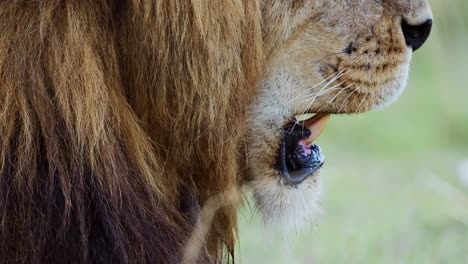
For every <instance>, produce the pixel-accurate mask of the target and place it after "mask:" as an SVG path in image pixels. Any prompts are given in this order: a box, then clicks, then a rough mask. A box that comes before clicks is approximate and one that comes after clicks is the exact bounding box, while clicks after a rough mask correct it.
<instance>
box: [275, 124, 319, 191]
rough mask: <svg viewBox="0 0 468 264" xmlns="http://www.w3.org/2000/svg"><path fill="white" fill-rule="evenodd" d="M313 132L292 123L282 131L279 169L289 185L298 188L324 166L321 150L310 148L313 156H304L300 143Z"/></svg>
mask: <svg viewBox="0 0 468 264" xmlns="http://www.w3.org/2000/svg"><path fill="white" fill-rule="evenodd" d="M310 135H311V131H310V130H309V129H308V128H305V127H304V126H303V125H302V124H301V123H297V122H291V123H289V124H287V125H286V126H285V127H284V128H283V131H282V141H281V145H280V149H279V153H278V160H277V169H278V170H279V171H280V172H281V174H282V176H283V179H284V181H285V183H286V184H287V185H291V186H297V185H299V184H301V183H302V182H304V181H305V180H306V179H307V178H308V177H309V176H311V175H312V174H313V173H314V172H316V171H317V170H318V169H320V168H321V167H322V166H323V164H324V158H323V153H322V150H321V148H320V147H319V146H318V145H316V144H312V145H311V146H309V148H310V150H311V152H312V154H311V155H309V156H306V155H304V149H303V147H302V146H299V145H298V143H299V141H301V140H303V139H306V138H308V137H309V136H310Z"/></svg>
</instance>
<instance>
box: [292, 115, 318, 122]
mask: <svg viewBox="0 0 468 264" xmlns="http://www.w3.org/2000/svg"><path fill="white" fill-rule="evenodd" d="M313 116H314V114H302V115H297V116H295V118H296V121H298V122H302V121H306V120H307V119H310V118H312V117H313Z"/></svg>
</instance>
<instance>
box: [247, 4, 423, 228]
mask: <svg viewBox="0 0 468 264" xmlns="http://www.w3.org/2000/svg"><path fill="white" fill-rule="evenodd" d="M430 18H432V15H431V11H430V7H429V4H428V2H427V1H426V0H418V1H406V0H381V1H374V0H361V1H344V0H343V1H328V0H314V1H297V2H295V1H294V4H293V1H275V0H270V1H268V0H266V1H263V31H264V39H265V54H268V56H267V57H266V63H265V68H264V71H263V73H264V74H263V77H262V79H261V80H260V84H259V87H260V91H259V95H258V96H257V99H256V102H255V103H254V104H252V107H251V115H250V119H249V121H248V123H249V125H248V127H249V131H248V133H247V139H246V141H247V143H246V148H247V150H246V152H247V153H248V154H247V156H248V164H250V166H248V167H249V169H248V171H249V173H248V181H249V186H250V187H251V188H252V189H253V192H254V196H255V198H256V200H257V204H258V207H259V208H260V211H262V212H263V213H264V215H265V217H266V220H267V222H272V221H273V222H275V223H276V224H278V223H279V225H280V226H282V228H283V229H286V230H291V229H292V230H297V228H300V226H303V224H304V223H311V222H312V221H313V217H314V212H317V211H319V210H317V204H318V201H319V194H320V192H321V188H320V186H321V184H320V175H319V173H318V172H317V173H315V174H314V175H312V176H311V177H309V178H308V179H307V180H306V181H305V182H303V183H302V184H301V185H300V186H294V187H291V186H288V185H285V184H284V183H283V179H282V177H281V173H280V172H279V171H278V170H277V168H276V167H275V166H276V159H277V156H278V149H279V144H280V141H281V137H282V132H281V130H282V128H283V127H284V125H285V124H287V123H288V122H290V121H291V119H292V118H293V117H294V116H295V115H297V114H302V113H338V114H339V113H359V112H365V111H369V110H372V109H375V108H378V107H382V106H385V105H388V104H389V103H391V102H393V101H394V100H395V99H396V98H398V96H399V95H400V94H401V92H402V91H403V89H404V87H405V85H406V81H407V77H408V69H409V62H410V59H411V53H412V51H411V49H410V48H407V46H406V43H405V39H404V36H403V33H402V28H401V23H402V20H403V19H405V20H406V21H408V22H409V23H412V24H413V25H419V24H421V23H423V22H424V21H426V20H427V19H430ZM266 186H268V187H266ZM292 212H295V213H292ZM288 224H290V225H291V226H285V225H288Z"/></svg>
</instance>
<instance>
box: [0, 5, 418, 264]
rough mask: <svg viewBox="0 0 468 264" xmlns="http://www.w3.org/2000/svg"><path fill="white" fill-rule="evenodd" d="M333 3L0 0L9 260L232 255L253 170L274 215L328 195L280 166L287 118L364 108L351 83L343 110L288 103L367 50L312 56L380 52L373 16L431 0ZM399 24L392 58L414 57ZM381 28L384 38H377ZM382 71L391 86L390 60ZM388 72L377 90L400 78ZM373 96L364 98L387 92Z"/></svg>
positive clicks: (0, 252)
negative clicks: (285, 181)
mask: <svg viewBox="0 0 468 264" xmlns="http://www.w3.org/2000/svg"><path fill="white" fill-rule="evenodd" d="M331 2H332V3H333V4H329V1H325V0H323V1H322V0H301V1H285V0H211V1H209V4H208V3H204V2H203V1H195V0H184V1H178V0H171V1H169V0H160V1H154V0H89V1H74V0H47V1H45V0H44V1H39V0H34V1H26V0H12V1H2V2H1V3H0V260H1V262H2V263H179V262H181V261H183V262H185V263H189V262H197V261H198V262H200V263H206V262H214V261H219V260H221V259H223V258H224V257H225V253H229V254H231V255H233V254H234V247H235V241H236V228H237V223H236V221H237V215H236V208H237V207H238V205H239V203H240V200H241V199H240V196H241V195H240V191H239V189H240V187H241V186H242V185H243V184H244V183H245V182H246V181H247V182H249V183H250V186H253V188H254V191H255V194H256V197H257V198H258V199H259V201H258V204H259V205H260V207H261V208H263V209H265V210H263V211H264V212H266V214H267V215H273V216H274V215H278V216H279V215H281V213H283V216H284V212H286V213H287V214H300V213H301V212H302V211H304V210H306V211H307V210H308V208H309V209H310V206H308V203H307V201H306V200H307V199H311V200H313V201H314V202H315V200H316V196H317V195H316V193H315V192H314V193H306V194H304V195H303V194H302V193H301V192H300V191H301V190H312V189H315V186H319V184H313V183H311V182H308V183H307V184H308V185H304V186H300V187H299V188H296V189H295V190H296V191H298V192H296V193H294V194H291V193H290V189H287V188H285V187H284V186H281V183H280V182H279V181H278V177H280V175H278V174H277V172H276V171H274V170H273V169H272V166H271V165H272V164H271V162H272V160H273V159H274V156H275V153H276V152H275V151H276V149H275V146H277V144H278V131H279V128H281V127H282V125H283V124H284V122H286V119H287V118H290V117H291V116H292V115H294V114H295V113H297V112H302V111H306V110H310V109H315V110H317V109H318V110H320V111H330V112H339V111H336V107H337V105H345V103H346V102H349V104H346V105H345V108H344V109H346V111H347V112H353V109H354V111H361V108H359V107H358V108H356V107H354V106H355V105H356V102H357V100H358V99H353V100H350V101H348V100H347V98H349V97H351V95H349V94H348V95H346V94H345V93H343V94H342V95H341V97H339V96H337V98H338V99H337V101H336V102H334V103H335V104H332V106H333V107H335V108H333V107H330V106H329V105H327V104H323V105H322V107H321V108H320V107H318V106H317V105H314V106H313V107H312V108H311V105H308V104H309V102H307V101H301V100H299V103H297V104H296V103H293V102H292V101H290V100H292V99H295V98H296V97H298V96H301V95H305V96H306V97H307V96H310V95H311V94H310V93H307V90H306V89H305V87H310V86H311V85H314V84H317V83H318V84H320V83H321V82H323V81H324V79H325V78H328V76H329V75H330V74H333V73H334V72H336V71H338V72H339V71H341V70H342V67H344V68H349V67H350V66H349V65H350V64H352V63H353V62H355V61H357V60H355V59H352V58H348V57H345V56H344V55H340V56H331V57H327V60H324V62H326V63H321V64H318V63H316V62H317V61H319V60H320V59H321V58H323V56H327V55H329V54H331V53H334V52H339V51H342V50H343V49H345V48H346V47H347V45H348V44H349V42H351V40H353V39H357V40H356V41H355V42H353V43H355V46H353V47H356V50H353V52H355V54H357V53H358V52H364V51H365V50H366V49H367V50H368V49H371V48H372V47H371V44H369V45H367V46H366V45H365V44H364V42H365V41H364V40H366V38H367V37H369V36H368V35H366V34H365V33H366V32H367V33H368V32H370V31H369V28H370V24H371V23H372V21H373V22H375V21H377V20H378V18H385V19H384V20H383V22H382V23H383V25H385V27H382V28H380V29H377V30H376V31H375V32H378V33H379V34H380V33H385V32H389V31H384V30H381V29H385V28H388V29H389V30H390V31H391V32H392V34H394V35H395V36H396V35H398V34H400V33H401V32H399V31H398V30H399V25H397V24H398V23H397V22H398V21H399V20H398V17H399V18H400V20H401V16H402V15H406V16H411V17H412V18H414V19H413V20H411V19H407V20H408V21H410V22H414V23H420V22H421V21H422V20H420V19H419V20H418V18H417V14H419V13H420V12H419V11H420V10H422V9H423V7H424V8H425V7H427V3H426V2H425V1H423V0H421V1H414V2H416V3H413V4H411V7H409V6H408V4H405V3H408V2H409V1H406V0H397V1H393V2H395V3H390V2H392V1H390V0H388V1H384V0H382V1H374V0H366V1H361V2H363V3H362V5H356V4H349V3H348V2H353V1H344V0H343V1H331ZM367 2H373V4H372V5H370V6H372V7H376V8H374V9H373V8H371V7H368V5H367V4H369V3H367ZM375 5H377V6H375ZM379 5H380V6H379ZM418 5H420V6H418ZM382 10H384V11H385V12H384V11H382ZM351 12H356V13H354V14H360V15H359V16H355V15H353V14H352V13H351ZM343 14H347V16H343ZM365 14H366V16H367V15H368V14H375V17H372V16H371V19H370V20H369V21H368V22H366V23H361V24H358V23H355V24H354V25H360V26H359V27H356V28H353V29H352V30H350V29H351V27H350V25H351V24H352V23H351V24H350V23H348V24H346V22H349V21H347V19H352V18H353V17H357V18H359V19H358V20H359V21H361V22H362V21H366V19H367V17H366V16H365ZM374 18H377V20H375V19H374ZM359 21H358V22H359ZM400 35H401V34H400ZM400 35H398V37H396V38H394V42H392V43H396V45H399V50H398V53H399V54H400V55H401V56H397V57H392V59H391V60H393V61H394V62H395V61H396V59H401V61H399V62H401V63H402V64H401V65H403V66H401V65H399V64H398V63H397V64H398V65H397V64H395V63H393V64H392V65H394V66H395V67H396V68H398V69H399V70H401V72H404V71H405V69H407V63H408V61H409V55H408V54H409V53H408V51H407V50H406V49H405V46H404V41H403V40H402V39H401V36H400ZM340 36H346V38H345V39H343V38H340ZM378 39H379V38H377V37H375V35H372V37H371V40H372V43H374V44H372V45H374V46H375V45H379V44H375V43H378V42H377V41H378ZM402 41H403V42H402ZM369 43H371V42H370V41H369ZM385 49H386V50H387V49H388V50H390V47H389V46H388V45H387V46H385ZM263 54H268V56H265V57H264V55H263ZM402 54H404V56H403V55H402ZM366 58H367V59H368V60H369V59H373V58H381V59H383V60H385V59H387V60H389V59H390V57H388V56H381V57H378V56H376V55H375V56H374V55H372V56H369V57H366ZM361 63H362V61H361ZM319 66H320V67H319ZM364 66H365V65H364ZM374 66H375V65H371V68H372V67H374ZM397 66H398V67H397ZM400 66H401V67H400ZM402 67H406V68H402ZM304 69H309V70H310V69H312V71H307V70H304ZM364 70H365V69H364ZM387 72H389V74H394V73H395V72H396V70H394V71H392V70H390V69H388V70H387ZM368 76H370V77H368V79H365V81H366V82H367V83H378V82H379V81H380V80H381V78H380V77H382V76H383V75H372V74H371V75H368ZM366 78H367V77H366ZM396 79H398V80H396ZM395 80H396V81H395V82H398V83H400V82H402V81H401V80H400V77H399V76H398V78H395ZM345 81H349V80H346V79H343V80H338V83H341V82H342V83H344V82H345ZM258 83H260V86H259V87H260V89H261V90H260V95H259V96H258V97H256V96H255V95H256V87H257V84H258ZM298 84H299V85H298ZM317 87H318V86H317ZM382 87H383V86H380V85H374V86H372V87H371V86H370V85H368V86H367V87H365V89H374V90H376V91H383V92H384V93H388V92H389V91H390V92H393V91H394V90H395V89H394V88H395V87H396V86H392V85H387V86H385V87H384V88H382ZM286 89H287V90H286ZM317 89H319V88H317ZM363 89H364V88H363ZM396 90H398V89H396ZM285 91H286V92H285ZM346 96H347V97H346ZM255 98H256V101H255V103H254V104H252V107H251V108H249V107H248V106H249V105H250V104H251V103H252V101H253V100H254V99H255ZM345 99H346V100H345ZM374 99H375V98H374ZM374 99H372V98H371V97H369V98H367V99H366V100H368V103H366V104H365V105H366V106H367V107H369V108H370V106H371V105H378V104H379V103H377V102H376V101H375V100H374ZM381 99H382V98H381ZM361 100H364V99H359V102H361ZM373 100H374V101H373ZM327 101H328V98H323V100H317V102H322V103H324V102H327ZM381 101H385V100H381ZM379 102H380V101H379ZM314 107H315V108H314ZM327 109H328V110H327ZM366 109H367V108H366ZM249 110H250V111H251V115H250V116H251V118H250V119H249V121H247V116H248V111H249ZM253 117H255V118H253ZM247 128H249V129H248V133H247V132H246V131H247ZM246 133H247V134H246ZM264 133H266V134H264ZM246 135H247V136H246ZM317 177H318V176H317ZM315 178H316V177H311V180H312V179H315ZM308 187H310V188H308ZM277 188H280V189H279V190H278V189H277ZM278 195H280V196H281V197H282V198H281V199H286V201H283V202H282V203H281V204H282V205H283V206H284V205H286V206H288V210H286V211H284V212H283V210H282V207H281V206H279V207H278V206H277V205H278V204H277V201H276V200H275V199H277V198H278ZM289 198H291V199H289ZM279 201H280V200H279ZM295 205H298V206H299V207H295ZM267 208H268V209H267ZM270 209H271V210H270ZM283 209H284V207H283ZM314 210H316V207H314ZM305 214H307V215H312V213H311V212H309V211H308V212H305ZM281 217H282V216H280V219H283V220H281V221H280V222H281V224H282V225H289V224H290V223H289V222H288V221H286V220H284V219H285V218H284V217H282V218H281ZM306 220H309V218H307V219H299V218H298V219H296V221H294V223H295V222H300V223H303V222H305V221H306ZM186 249H187V250H186Z"/></svg>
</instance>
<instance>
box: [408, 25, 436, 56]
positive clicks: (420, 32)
mask: <svg viewBox="0 0 468 264" xmlns="http://www.w3.org/2000/svg"><path fill="white" fill-rule="evenodd" d="M401 28H402V29H403V35H404V36H405V41H406V45H407V46H408V47H411V48H412V49H413V52H414V51H416V50H417V49H419V48H420V47H421V46H422V45H423V44H424V42H426V40H427V38H428V37H429V34H430V33H431V28H432V19H428V20H426V22H424V23H422V24H419V25H410V24H409V23H408V22H407V21H406V20H403V22H402V23H401Z"/></svg>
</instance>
